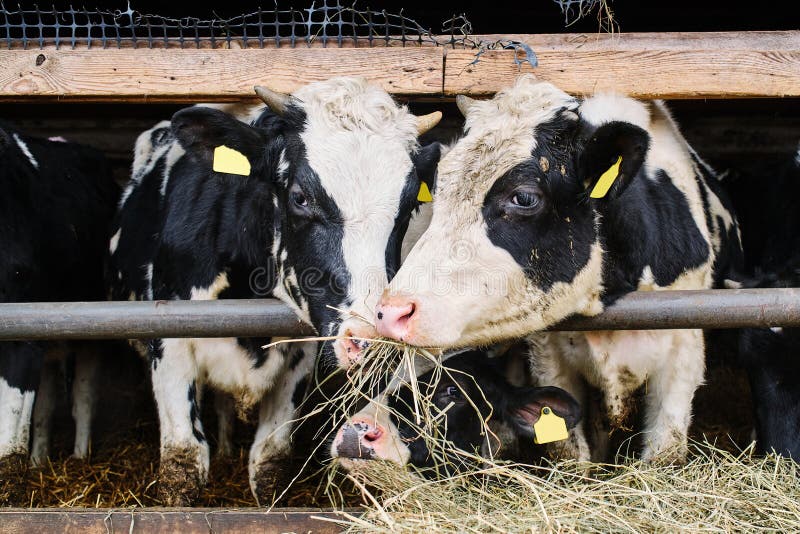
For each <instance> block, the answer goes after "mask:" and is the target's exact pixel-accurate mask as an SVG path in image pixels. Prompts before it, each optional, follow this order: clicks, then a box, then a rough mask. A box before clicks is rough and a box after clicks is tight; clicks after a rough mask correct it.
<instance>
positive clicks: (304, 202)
mask: <svg viewBox="0 0 800 534" xmlns="http://www.w3.org/2000/svg"><path fill="white" fill-rule="evenodd" d="M291 195H292V202H294V203H295V204H296V205H298V206H300V207H302V208H305V207H306V206H308V199H307V198H306V195H305V194H304V193H303V192H302V191H292V193H291Z"/></svg>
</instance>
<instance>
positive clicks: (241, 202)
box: [110, 78, 438, 505]
mask: <svg viewBox="0 0 800 534" xmlns="http://www.w3.org/2000/svg"><path fill="white" fill-rule="evenodd" d="M223 109H225V108H223ZM227 111H231V110H229V109H228V110H227ZM277 111H278V112H277V113H276V112H274V111H271V110H270V109H267V108H261V109H258V110H256V111H253V110H247V111H245V112H236V111H234V112H235V113H236V114H237V115H236V117H234V116H232V115H230V114H227V113H225V112H223V111H221V110H220V109H215V108H213V107H207V106H206V107H199V106H195V107H193V108H189V109H185V110H182V111H180V112H178V113H176V114H175V115H174V116H173V118H172V120H171V121H170V122H169V123H161V124H159V125H157V126H156V127H155V128H153V129H152V130H150V131H149V132H145V133H143V134H142V136H140V138H139V141H138V142H137V150H136V154H137V161H135V162H134V168H133V179H132V181H131V185H130V186H129V189H128V190H127V191H126V192H125V194H124V195H123V202H122V205H121V209H120V212H119V226H118V229H117V230H116V232H115V233H114V236H113V238H112V240H111V243H110V248H111V252H112V263H113V265H112V277H115V278H116V279H117V280H118V281H119V284H118V290H117V292H116V294H117V296H118V298H135V299H154V300H161V299H195V300H196V299H216V298H253V297H267V296H275V297H278V298H280V299H281V300H283V301H284V302H286V303H287V304H289V305H290V306H291V307H292V308H293V309H294V310H295V311H296V312H297V314H298V316H299V317H300V318H301V319H302V320H304V321H306V322H308V323H310V324H311V325H312V326H314V328H315V329H316V330H317V331H318V332H319V333H320V334H322V335H337V334H342V333H344V332H347V331H349V329H350V328H355V326H352V327H348V326H347V323H348V321H352V319H350V317H351V315H352V314H357V315H363V314H364V313H363V311H364V309H365V307H366V309H369V306H371V305H374V303H375V302H376V301H377V298H378V296H379V295H380V292H381V291H382V289H383V287H384V286H385V285H386V283H387V280H388V274H387V273H390V272H394V270H396V269H397V267H398V263H399V251H400V245H401V241H402V238H403V234H404V233H405V230H406V227H407V225H408V222H409V219H410V218H411V216H412V212H413V211H414V210H415V208H417V205H418V202H417V200H416V195H417V191H418V189H419V186H420V180H422V179H426V180H431V179H432V174H433V169H434V168H435V163H436V161H437V160H438V146H429V147H425V148H420V147H419V145H418V143H417V134H418V130H417V120H416V118H415V117H414V116H413V115H412V114H411V113H409V112H408V110H407V109H406V108H405V107H403V106H399V105H397V104H396V103H395V102H394V101H393V100H392V99H391V97H390V96H389V95H388V94H387V93H385V92H384V91H382V90H380V89H378V88H376V87H373V86H371V85H369V84H367V83H366V82H365V81H364V80H360V79H350V78H339V79H332V80H329V81H326V82H319V83H316V84H311V85H309V86H306V87H303V88H301V89H299V90H298V91H297V92H295V93H294V94H293V95H292V97H291V98H290V99H287V101H286V105H285V106H278V110H277ZM243 121H245V122H243ZM247 122H250V124H247ZM219 145H226V146H228V147H229V148H232V149H235V150H237V151H239V152H240V153H242V154H244V155H245V156H246V157H247V158H248V160H249V161H250V163H251V165H252V171H251V175H250V176H247V177H245V176H238V175H230V174H223V173H216V172H213V171H212V152H213V150H214V148H215V147H216V146H219ZM268 341H270V340H267V339H234V338H226V339H162V340H153V341H152V342H151V343H150V346H149V355H150V361H151V368H152V374H151V376H152V382H153V391H154V395H155V399H156V403H157V406H158V412H159V419H160V428H161V466H160V482H161V484H160V495H161V498H162V499H163V500H164V502H165V503H166V504H171V505H179V504H189V503H190V502H191V501H192V500H193V499H194V498H195V497H196V496H197V494H198V492H199V490H200V488H202V486H203V484H204V483H205V481H206V479H207V476H208V465H209V449H208V444H207V441H206V437H205V434H204V431H203V428H202V425H201V423H200V421H199V418H198V413H199V408H198V403H199V400H198V393H199V392H201V391H202V389H203V385H209V386H212V387H214V388H215V389H216V390H221V391H224V392H228V393H231V394H233V395H234V397H235V398H236V399H237V400H238V401H239V403H240V404H243V405H252V404H255V403H260V408H259V416H258V421H259V422H258V431H257V433H256V437H255V441H254V444H253V446H252V448H251V451H250V466H249V471H250V484H251V489H252V490H253V493H254V495H255V496H256V498H257V499H258V500H259V501H262V502H265V501H266V500H267V498H268V496H269V495H271V490H272V487H271V481H273V480H274V478H275V472H276V471H278V470H280V468H281V466H280V464H281V461H282V460H283V459H284V458H285V457H286V456H288V454H289V446H290V440H289V437H290V433H291V430H292V426H291V420H292V418H293V417H294V411H295V404H294V399H295V395H294V392H295V389H296V388H297V387H298V385H299V384H300V383H301V382H302V380H303V378H304V377H305V376H306V375H307V374H308V373H309V372H310V370H311V369H312V366H313V365H314V361H315V358H316V356H317V353H318V350H317V344H316V343H314V342H307V343H301V344H297V343H292V344H284V345H278V346H275V347H273V348H271V349H269V350H263V349H261V347H262V345H264V344H265V343H267V342H268ZM273 341H274V340H273ZM336 350H337V345H336V344H335V343H324V344H323V346H322V348H321V349H320V351H321V356H322V360H323V362H324V363H325V362H327V363H326V365H327V367H332V365H331V362H332V361H333V360H334V359H335V358H339V357H341V355H340V354H338V353H337V352H336Z"/></svg>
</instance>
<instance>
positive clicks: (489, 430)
mask: <svg viewBox="0 0 800 534" xmlns="http://www.w3.org/2000/svg"><path fill="white" fill-rule="evenodd" d="M513 364H514V362H513V358H510V357H509V355H508V354H506V355H504V356H496V357H494V358H491V357H489V356H487V351H486V350H475V349H469V350H465V351H463V352H458V353H456V354H455V355H454V356H452V357H450V358H449V359H448V360H447V363H446V365H445V366H444V367H443V368H442V370H441V372H440V373H436V372H435V371H434V370H431V371H428V372H427V373H425V374H423V375H421V376H420V377H418V379H417V383H418V388H419V391H421V392H422V394H423V395H425V396H427V397H428V398H429V400H430V403H431V407H432V408H433V410H434V411H435V412H436V413H432V414H429V415H430V416H431V418H430V420H433V421H435V423H434V426H435V428H420V425H419V424H417V423H416V417H415V402H414V399H413V392H412V389H411V387H410V385H408V384H405V385H403V386H401V387H400V388H399V389H398V390H396V391H393V392H391V393H390V394H389V395H388V396H387V399H386V402H385V404H386V406H384V405H383V404H376V403H371V404H369V405H367V406H366V407H365V408H363V409H362V410H361V411H360V412H359V413H358V414H356V415H355V416H354V417H352V418H351V419H350V420H349V421H348V423H346V424H345V425H344V426H342V427H341V428H340V429H339V430H338V432H337V434H336V435H335V436H334V438H333V440H332V441H331V445H330V454H331V457H333V458H338V459H339V460H340V461H341V464H342V465H343V466H344V467H345V468H348V469H353V468H354V467H356V466H357V465H358V461H359V460H386V461H391V462H395V463H397V464H399V465H406V464H410V465H413V466H415V467H417V468H419V469H420V470H421V471H422V472H423V473H425V474H428V475H441V474H442V473H451V474H452V473H453V472H455V471H460V470H463V469H468V468H470V467H474V465H475V460H476V459H477V458H505V459H510V460H514V461H527V462H530V463H533V461H534V459H536V458H537V457H540V456H541V454H542V453H543V451H542V447H541V446H539V445H536V444H535V441H534V427H533V425H534V424H535V423H537V422H538V420H539V418H540V416H541V413H542V409H543V408H545V407H548V408H550V409H552V411H553V413H555V414H556V415H558V416H559V417H561V418H563V419H564V421H565V423H566V426H567V428H568V429H569V428H574V427H575V425H576V424H577V423H578V421H580V418H581V407H580V405H579V404H578V402H577V400H575V399H574V398H573V397H572V396H571V395H570V394H569V393H567V392H566V391H564V390H562V389H559V388H555V387H533V386H527V385H516V384H513V383H511V381H510V377H509V376H508V375H509V371H510V370H511V369H515V366H514V365H513ZM387 407H388V409H386V408H387ZM423 408H427V406H425V405H423ZM423 420H425V419H423ZM432 444H434V447H435V448H434V450H433V451H432V450H431V445H432ZM464 453H466V454H464Z"/></svg>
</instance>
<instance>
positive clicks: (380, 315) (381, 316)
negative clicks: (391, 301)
mask: <svg viewBox="0 0 800 534" xmlns="http://www.w3.org/2000/svg"><path fill="white" fill-rule="evenodd" d="M381 319H383V312H378V320H379V321H380V320H381Z"/></svg>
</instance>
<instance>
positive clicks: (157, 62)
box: [0, 31, 800, 103]
mask: <svg viewBox="0 0 800 534" xmlns="http://www.w3.org/2000/svg"><path fill="white" fill-rule="evenodd" d="M501 39H504V40H517V41H522V42H526V43H527V44H529V45H530V46H531V47H532V48H533V49H534V50H535V51H536V53H537V55H538V57H539V67H537V68H535V69H534V68H532V67H530V66H529V65H522V66H521V67H518V66H517V65H516V64H515V63H514V61H513V57H514V56H513V54H514V52H513V51H511V50H490V51H487V52H485V53H484V54H482V55H481V56H480V57H479V58H478V59H479V61H478V62H477V63H475V64H472V63H473V62H474V60H475V59H476V56H475V51H474V50H471V49H448V48H445V47H442V48H435V47H429V46H425V47H416V46H409V47H404V48H397V47H379V48H305V47H303V48H294V49H292V48H281V49H274V48H273V49H263V50H261V49H245V50H238V49H233V50H231V49H200V50H195V49H141V48H140V49H107V50H103V49H92V50H88V49H77V50H65V49H61V50H54V49H52V48H48V49H44V50H0V101H3V100H5V101H60V100H71V101H95V102H102V101H106V102H175V103H183V102H194V101H198V100H205V101H235V100H242V99H247V98H250V97H251V96H250V95H251V94H252V86H253V85H254V84H257V83H263V84H268V85H269V86H270V87H272V88H274V89H277V90H280V91H291V90H293V89H295V88H297V87H298V86H300V85H302V84H305V83H308V82H311V81H315V80H320V79H326V78H329V77H331V76H338V75H360V76H364V77H366V78H368V79H370V80H372V81H374V82H376V83H378V84H380V85H381V86H383V87H384V88H385V89H387V90H388V91H389V92H391V93H393V94H396V95H400V96H408V97H411V98H415V99H431V98H439V97H441V96H442V94H443V93H442V90H443V89H444V95H445V96H449V97H452V96H453V95H455V94H459V93H465V94H470V95H472V96H484V95H491V94H493V93H494V92H496V91H497V90H499V89H501V88H503V87H506V86H508V85H509V84H511V83H512V82H513V80H514V78H515V77H516V76H517V75H518V74H520V73H521V72H534V73H536V75H537V76H539V77H540V78H542V79H545V80H549V81H552V82H554V83H556V84H557V85H559V86H560V87H562V88H564V89H565V90H567V91H569V92H571V93H576V94H586V93H591V92H594V91H596V90H615V91H620V92H624V93H627V94H630V95H632V96H636V97H640V98H741V97H785V96H800V31H768V32H700V33H659V34H652V33H630V34H614V35H608V34H552V35H485V36H475V40H476V41H477V40H483V41H485V42H489V43H491V42H493V41H497V40H501ZM445 54H446V62H443V57H442V56H443V55H445ZM444 71H446V72H444Z"/></svg>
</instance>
